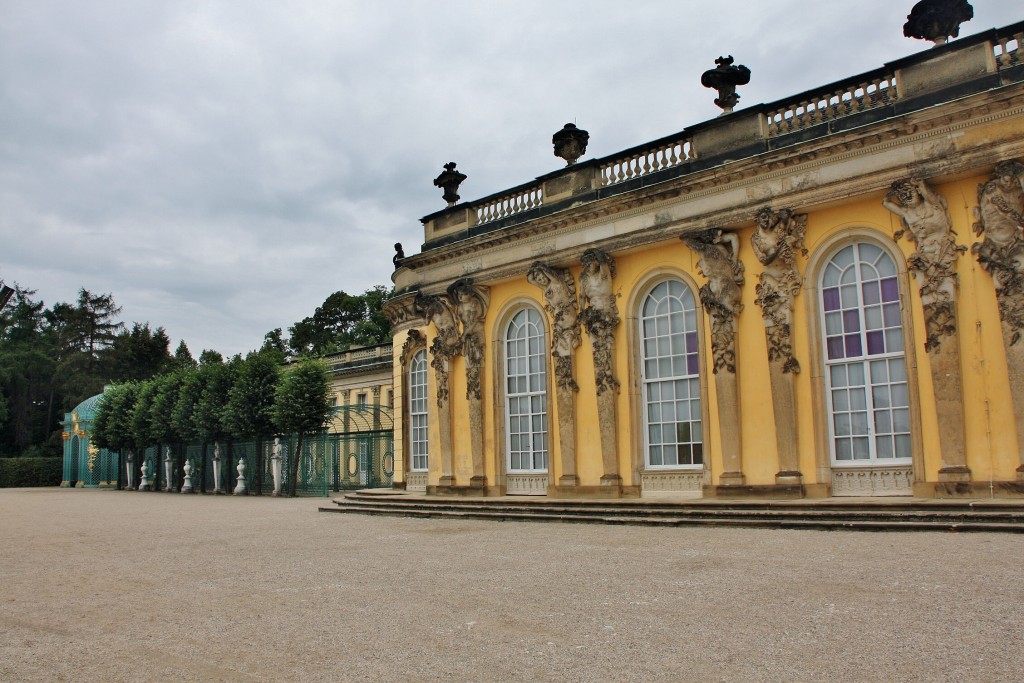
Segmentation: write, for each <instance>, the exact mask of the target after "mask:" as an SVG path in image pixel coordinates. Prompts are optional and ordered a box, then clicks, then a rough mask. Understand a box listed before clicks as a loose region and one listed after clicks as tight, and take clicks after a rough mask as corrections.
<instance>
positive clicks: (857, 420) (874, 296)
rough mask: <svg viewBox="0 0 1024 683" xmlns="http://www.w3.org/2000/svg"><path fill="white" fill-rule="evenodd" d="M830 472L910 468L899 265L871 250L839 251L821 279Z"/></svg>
mask: <svg viewBox="0 0 1024 683" xmlns="http://www.w3.org/2000/svg"><path fill="white" fill-rule="evenodd" d="M821 310H822V316H823V317H824V329H825V340H824V341H825V366H826V367H825V377H826V383H827V387H828V391H827V392H826V394H827V399H828V409H829V416H830V419H829V430H830V436H831V441H832V462H833V464H834V465H839V466H842V465H857V464H860V465H880V464H905V463H909V462H910V461H911V447H910V409H909V397H908V392H907V364H906V359H905V357H904V347H903V320H902V317H901V313H900V292H899V286H898V282H897V279H896V265H895V263H894V262H893V260H892V258H891V257H890V256H889V255H888V254H887V253H886V252H885V251H883V250H882V249H881V248H880V247H878V246H875V245H874V244H870V243H863V242H862V243H857V244H851V245H849V246H847V247H844V248H842V249H840V250H839V251H838V252H837V253H836V254H835V256H833V257H832V258H831V259H830V260H829V262H828V263H827V264H826V265H825V268H824V270H823V272H822V275H821Z"/></svg>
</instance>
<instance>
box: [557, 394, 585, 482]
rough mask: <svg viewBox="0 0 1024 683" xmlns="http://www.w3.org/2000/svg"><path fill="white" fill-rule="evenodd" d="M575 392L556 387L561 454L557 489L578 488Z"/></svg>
mask: <svg viewBox="0 0 1024 683" xmlns="http://www.w3.org/2000/svg"><path fill="white" fill-rule="evenodd" d="M575 394H576V392H575V391H573V390H572V388H571V387H567V386H560V385H556V387H555V395H556V397H557V400H558V450H559V451H560V452H561V465H562V474H561V476H559V477H558V486H559V488H562V489H566V488H572V487H575V486H579V483H580V482H579V477H577V476H576V395H575Z"/></svg>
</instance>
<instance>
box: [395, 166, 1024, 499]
mask: <svg viewBox="0 0 1024 683" xmlns="http://www.w3.org/2000/svg"><path fill="white" fill-rule="evenodd" d="M984 180H986V178H984V177H974V178H968V179H964V180H957V181H951V182H947V183H943V184H937V183H933V184H932V185H933V187H934V189H936V191H938V192H939V193H940V194H941V195H943V196H944V197H945V198H946V199H947V201H948V203H949V212H950V216H951V218H952V220H953V225H954V230H955V231H956V232H957V239H958V241H959V243H960V244H963V245H964V246H966V247H968V248H969V247H970V245H971V244H972V243H973V242H974V241H975V240H976V239H977V238H975V237H974V235H973V233H972V230H971V226H972V224H973V222H974V220H975V218H974V215H973V210H974V207H975V206H976V205H977V185H978V183H980V182H984ZM882 199H883V194H882V193H876V194H872V195H867V196H864V197H862V198H860V199H858V200H856V201H852V202H849V203H846V204H843V205H841V206H834V207H829V208H823V209H817V210H814V211H809V212H808V221H807V237H806V240H805V246H806V248H807V250H808V252H809V253H808V255H807V256H804V257H800V258H799V259H798V264H799V267H800V269H801V273H802V274H803V275H804V277H805V282H807V278H808V277H810V278H811V279H812V281H811V283H810V284H812V285H813V284H814V282H813V281H814V280H816V279H817V277H818V275H819V273H810V274H809V273H807V272H806V269H807V266H808V262H809V261H811V260H812V259H814V257H815V254H816V253H817V252H820V250H822V249H823V248H826V245H827V244H828V243H829V241H830V240H831V239H832V238H834V237H835V236H836V235H838V234H843V233H847V232H849V231H851V230H857V229H869V230H874V231H877V232H878V233H880V234H881V235H882V236H883V237H884V236H887V237H888V240H889V242H890V244H895V247H896V250H897V251H898V253H902V254H903V258H904V261H905V259H906V257H907V256H909V255H910V254H911V253H913V251H914V249H915V246H914V244H913V243H912V242H911V241H910V240H909V239H908V238H907V237H904V238H903V239H901V240H900V241H899V242H898V243H893V242H892V236H893V234H894V233H895V232H896V231H897V230H899V229H900V228H901V225H900V221H899V218H898V217H897V216H895V215H894V214H892V213H890V212H889V211H888V210H886V209H885V208H884V207H882V205H881V202H882ZM793 208H794V209H795V210H797V211H800V210H801V209H800V207H793ZM752 233H753V226H752V225H751V226H748V227H745V228H743V229H741V230H739V231H738V234H739V237H740V243H741V260H742V261H743V263H744V266H745V276H746V283H745V285H744V287H743V290H742V291H743V304H744V309H743V311H742V313H741V314H740V316H739V320H738V336H737V350H738V367H739V373H740V374H739V384H740V390H739V391H740V402H741V403H740V422H741V439H742V459H743V470H744V473H745V475H746V480H747V483H749V484H773V483H774V478H775V473H776V472H777V471H778V470H779V464H778V454H777V448H776V444H775V418H774V413H773V407H772V399H771V392H770V388H769V387H770V379H769V366H768V356H767V348H766V340H765V332H764V324H763V320H762V318H761V310H760V308H759V307H758V306H757V305H756V304H755V303H754V299H755V291H754V288H755V285H756V284H757V276H758V274H759V273H760V272H761V270H762V266H761V265H760V263H758V261H757V259H756V257H755V256H754V254H753V251H752V249H751V247H750V237H751V234H752ZM614 257H615V262H616V268H617V276H616V278H615V281H614V283H615V290H616V293H617V294H618V295H619V299H618V302H619V315H620V317H621V319H622V321H623V322H622V324H621V325H620V326H619V329H618V330H617V332H616V338H615V363H616V376H617V377H618V379H619V381H620V383H621V385H622V388H621V391H620V394H619V397H618V403H617V408H618V421H619V425H620V428H619V434H618V447H619V472H620V474H621V475H622V477H623V483H624V484H625V485H637V484H639V482H638V481H634V480H633V455H634V453H635V452H636V451H637V449H638V448H639V447H640V445H641V444H642V443H643V438H642V434H639V433H634V431H633V428H634V423H633V421H632V420H631V417H632V416H633V415H639V412H638V411H637V410H636V409H635V406H634V403H635V402H636V401H638V400H640V397H639V396H638V395H636V394H635V393H632V392H635V390H636V389H637V385H638V380H639V378H638V377H637V375H636V374H635V373H636V372H637V368H635V367H631V366H632V365H633V364H634V362H635V361H634V360H633V359H634V358H635V357H636V354H637V353H638V350H637V349H633V348H631V346H630V342H629V340H630V336H631V334H630V326H631V325H636V315H637V311H636V310H631V309H632V308H635V306H631V302H639V299H638V298H637V291H638V288H639V287H641V286H644V287H646V286H648V285H649V284H653V281H651V280H650V279H649V278H650V276H651V273H652V272H656V271H669V270H672V269H675V270H676V271H682V272H684V273H686V274H688V275H689V276H690V277H691V278H692V279H693V280H694V281H695V282H696V283H697V284H698V285H700V284H703V283H704V281H705V279H704V278H703V276H702V275H700V273H699V271H698V268H697V257H696V255H695V254H694V253H693V252H691V251H690V250H689V249H688V248H687V247H686V246H685V245H684V244H683V243H682V242H680V241H678V240H670V241H666V242H663V243H660V244H657V245H653V246H651V247H646V248H643V249H640V250H636V251H633V252H630V253H619V254H615V255H614ZM819 262H820V263H823V261H819ZM903 268H905V263H904V264H903ZM958 269H959V273H960V291H959V316H960V334H961V337H960V339H961V357H962V366H963V389H964V409H965V433H966V448H967V451H966V452H967V464H968V466H969V467H970V468H971V470H972V472H973V478H974V480H975V481H984V480H987V479H988V478H989V477H992V478H994V479H996V480H1013V479H1014V478H1015V474H1014V470H1015V469H1016V467H1017V466H1018V465H1019V464H1020V461H1019V456H1018V446H1017V437H1016V435H1015V433H1014V429H1013V424H1014V419H1013V404H1012V401H1011V398H1010V389H1009V382H1008V379H1007V368H1006V361H1005V354H1004V351H1003V346H1002V345H1003V340H1002V334H1001V330H1000V324H999V313H998V306H997V303H996V298H995V293H994V288H993V284H992V279H991V277H990V276H989V275H988V273H986V272H985V271H984V270H982V269H981V268H980V267H979V266H978V264H977V262H976V260H975V258H974V256H973V255H972V254H970V253H969V251H968V253H965V254H963V255H961V256H960V259H959V263H958ZM572 272H573V275H574V277H576V278H577V282H578V276H579V268H578V267H574V268H572ZM904 279H905V285H906V286H905V291H907V292H909V293H910V296H909V298H908V299H907V300H905V301H904V306H909V307H910V316H911V319H912V321H913V330H911V331H910V334H911V335H912V337H913V344H914V348H913V350H912V352H911V354H910V356H909V357H908V368H912V367H913V366H914V364H915V363H916V366H917V372H916V377H917V382H918V387H919V392H918V393H919V407H920V411H919V412H920V438H921V443H922V450H923V462H924V467H925V476H926V479H927V480H928V481H936V480H937V478H938V469H939V467H940V466H941V465H940V453H939V443H938V436H937V434H938V422H937V420H938V418H937V414H936V408H935V400H934V392H933V385H932V378H931V370H930V365H929V361H928V355H927V354H926V353H925V352H924V349H923V344H924V338H925V334H924V313H923V310H922V307H921V303H920V297H919V295H918V288H917V282H916V279H915V278H914V276H913V275H906V276H905V278H904ZM694 295H695V296H697V292H696V291H695V292H694ZM807 296H809V294H808V293H807V292H806V291H805V292H803V293H801V294H800V295H799V296H798V297H797V299H796V303H795V308H794V312H793V322H794V328H793V329H794V334H793V344H794V352H795V355H796V357H797V359H798V360H799V362H800V364H801V369H802V371H801V372H800V373H799V375H798V376H797V409H798V415H799V439H800V451H799V452H800V467H801V470H802V472H803V474H804V481H805V483H808V484H811V483H819V482H818V478H819V477H818V464H819V455H820V454H819V452H818V451H819V445H820V444H821V443H827V429H828V428H827V424H824V423H823V419H824V416H823V415H821V414H820V410H819V409H816V407H815V403H814V401H813V396H814V392H815V390H814V387H813V383H814V382H816V381H820V369H815V368H814V367H813V365H812V353H811V345H812V344H815V345H820V344H821V341H820V340H819V339H818V338H816V337H815V338H812V336H811V329H812V328H811V324H810V323H811V318H810V316H818V315H820V313H819V312H818V305H819V304H818V302H817V301H807ZM520 301H530V302H532V303H533V305H534V306H536V307H537V308H538V309H540V310H543V301H542V298H541V293H540V290H539V289H537V288H536V287H534V286H532V285H530V284H528V283H527V282H526V280H525V276H524V277H523V278H521V279H517V280H514V281H510V282H502V283H497V284H492V285H491V286H490V306H489V309H488V314H487V320H486V330H487V334H488V339H487V344H486V348H485V355H484V362H485V370H484V372H483V375H482V377H483V391H484V435H485V441H484V448H485V468H486V472H485V473H486V475H487V479H488V481H489V482H491V483H493V482H494V481H495V480H496V476H497V474H498V471H499V462H501V459H503V458H504V457H505V453H504V450H505V449H504V443H499V442H497V434H498V432H499V430H498V429H497V425H496V424H495V419H496V417H495V416H496V415H498V414H500V413H498V412H496V411H495V400H496V396H497V395H498V393H499V392H498V391H496V389H497V387H495V386H494V383H495V382H496V381H500V377H501V373H500V369H499V372H495V370H494V368H493V364H494V362H495V358H496V347H495V345H494V344H495V340H498V339H500V338H501V335H502V330H501V329H500V328H501V326H503V325H504V324H506V323H507V320H508V316H507V313H508V312H509V310H510V308H509V307H510V306H511V305H514V304H516V302H520ZM698 307H699V300H698ZM499 319H500V320H499ZM544 319H545V321H546V323H547V324H548V328H547V334H548V342H549V343H550V321H549V320H548V318H547V315H546V314H545V315H544ZM701 319H702V320H703V334H702V338H701V341H702V345H703V348H702V358H703V363H704V367H703V372H704V375H705V378H706V382H705V385H706V390H705V404H706V411H707V413H708V415H709V416H710V420H709V422H708V423H707V424H705V427H704V434H705V436H704V440H705V457H706V458H709V462H710V468H711V471H712V483H717V482H718V476H719V475H720V474H721V472H722V470H723V467H722V452H721V445H720V438H719V416H718V407H717V400H716V399H717V397H716V393H715V383H714V375H713V374H712V367H713V365H712V355H711V353H710V341H711V340H710V329H709V324H708V318H707V316H706V315H701ZM499 322H500V323H501V325H499ZM815 324H817V322H815ZM432 334H433V329H432V328H430V329H429V330H428V335H429V336H431V337H432ZM403 342H404V335H399V336H396V338H395V349H396V363H395V368H396V370H395V372H396V375H395V384H394V386H395V396H396V406H401V405H403V403H402V402H403V401H404V397H403V395H402V393H401V391H402V389H401V388H402V381H401V376H400V374H398V373H400V372H402V369H401V363H400V362H399V360H400V359H399V358H398V356H397V354H398V353H400V351H399V349H400V348H401V344H402V343H403ZM592 358H593V355H592V349H591V346H590V341H589V339H588V338H587V335H586V334H585V333H584V334H583V342H582V344H581V346H580V348H579V349H578V350H577V352H576V363H575V375H576V380H577V383H578V384H579V385H580V392H579V393H578V395H577V414H576V424H577V433H576V448H577V473H578V475H579V477H580V483H581V485H583V486H596V485H598V483H599V479H600V477H601V475H602V469H601V455H600V442H599V434H598V430H597V429H596V427H597V400H596V396H595V392H594V372H593V367H592V362H591V359H592ZM450 377H451V400H452V407H453V419H452V427H453V429H452V432H453V451H454V463H455V467H454V470H455V475H456V478H457V481H458V483H459V484H467V483H468V482H469V478H470V476H472V461H471V456H470V425H469V411H468V403H467V401H466V399H465V392H466V379H465V363H464V360H463V359H462V358H461V357H460V358H456V359H455V360H454V361H453V363H452V368H451V375H450ZM548 382H549V387H550V391H549V401H548V406H549V423H550V425H552V426H551V430H550V431H551V439H550V442H549V470H550V471H551V472H552V479H553V480H557V477H558V476H559V475H560V474H561V467H560V457H559V455H560V454H559V445H558V436H557V432H556V429H555V425H557V417H558V416H557V401H556V400H555V392H554V387H553V367H552V364H551V363H550V359H549V365H548ZM429 389H430V392H431V401H430V406H431V408H430V410H431V423H432V424H436V410H437V406H436V402H435V401H434V400H433V397H434V396H435V391H436V384H435V378H434V376H433V371H431V372H430V386H429ZM397 410H398V408H396V412H397ZM817 430H823V431H824V435H822V434H820V433H818V432H817ZM402 447H404V441H402V446H399V439H398V438H397V435H396V460H398V458H400V457H401V456H400V455H398V454H399V453H401V452H402ZM430 448H431V472H430V473H431V481H432V482H436V480H437V477H438V475H439V471H440V470H439V461H440V458H439V457H438V455H439V448H440V443H439V441H438V436H437V433H436V430H432V431H431V442H430ZM824 459H825V460H826V461H827V454H826V455H825V456H824ZM500 467H501V468H502V469H503V465H502V466H500ZM822 483H828V482H822Z"/></svg>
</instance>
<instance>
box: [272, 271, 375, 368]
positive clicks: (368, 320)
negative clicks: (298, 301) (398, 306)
mask: <svg viewBox="0 0 1024 683" xmlns="http://www.w3.org/2000/svg"><path fill="white" fill-rule="evenodd" d="M390 295H391V290H389V289H387V288H386V287H383V286H380V285H378V286H376V287H372V288H371V289H368V290H366V291H365V292H364V293H362V294H360V295H356V296H353V295H351V294H346V293H345V292H335V293H334V294H331V295H330V296H329V297H327V299H326V300H325V301H324V303H323V304H322V305H320V306H319V307H317V309H316V311H315V312H314V313H313V315H312V316H310V317H308V318H303V319H302V320H300V321H299V322H297V323H295V324H294V325H292V326H291V327H290V328H289V330H288V331H289V333H290V334H291V338H290V339H289V340H288V344H289V346H290V347H291V350H292V353H293V354H294V355H296V356H303V355H314V356H323V355H326V354H328V353H335V352H337V351H344V350H345V349H347V348H349V347H350V346H370V345H373V344H382V343H384V342H386V341H388V340H390V339H391V324H390V322H389V321H388V319H387V317H386V316H385V315H384V314H383V313H382V312H381V307H382V306H383V304H384V302H385V301H386V300H387V299H388V297H389V296H390ZM275 332H277V330H275ZM271 334H273V333H268V335H267V337H268V338H269V337H270V336H271ZM277 336H278V339H280V334H279V333H278V335H277ZM268 341H269V340H265V342H264V345H265V346H266V345H267V343H268Z"/></svg>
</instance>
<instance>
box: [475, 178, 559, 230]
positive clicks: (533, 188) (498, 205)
mask: <svg viewBox="0 0 1024 683" xmlns="http://www.w3.org/2000/svg"><path fill="white" fill-rule="evenodd" d="M543 202H544V199H543V195H542V191H541V184H540V183H531V184H529V185H526V186H523V187H519V188H517V189H515V190H512V191H510V192H508V193H505V194H501V195H497V196H495V197H492V198H488V199H484V200H481V201H480V202H478V203H477V204H476V222H477V224H478V225H479V224H480V223H490V222H491V221H497V220H501V219H502V218H508V217H509V216H514V215H515V214H517V213H522V212H523V211H529V210H530V209H534V208H537V207H538V206H540V205H541V204H543Z"/></svg>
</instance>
